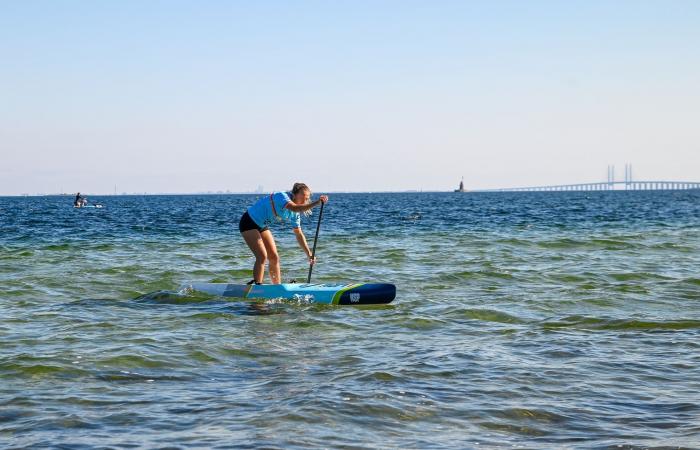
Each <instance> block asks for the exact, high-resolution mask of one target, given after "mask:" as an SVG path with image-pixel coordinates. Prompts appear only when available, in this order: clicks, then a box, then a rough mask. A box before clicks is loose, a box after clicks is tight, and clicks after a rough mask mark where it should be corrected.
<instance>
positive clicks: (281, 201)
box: [238, 183, 328, 284]
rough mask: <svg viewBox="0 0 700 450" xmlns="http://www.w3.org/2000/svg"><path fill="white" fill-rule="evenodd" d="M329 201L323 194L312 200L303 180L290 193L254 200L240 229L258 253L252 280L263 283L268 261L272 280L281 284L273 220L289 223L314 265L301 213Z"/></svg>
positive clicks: (255, 252) (239, 226)
mask: <svg viewBox="0 0 700 450" xmlns="http://www.w3.org/2000/svg"><path fill="white" fill-rule="evenodd" d="M327 201H328V196H326V195H321V196H320V197H319V198H318V200H316V201H313V202H312V201H311V189H309V187H308V186H307V185H305V184H304V183H294V186H293V187H292V190H291V191H290V192H273V193H272V194H270V195H267V196H264V197H263V198H261V199H260V200H258V201H257V202H255V203H254V204H253V205H252V206H251V207H250V208H248V210H247V211H246V212H245V213H243V216H242V217H241V221H240V223H239V224H238V229H239V230H240V232H241V235H243V240H244V241H245V243H246V244H248V247H249V248H250V250H251V251H252V252H253V255H255V265H254V266H253V280H252V281H251V283H255V284H262V282H263V278H264V277H265V263H266V262H267V263H269V266H270V268H269V270H270V282H271V283H272V284H279V283H281V279H282V276H281V272H280V259H279V254H278V253H277V245H276V244H275V238H274V237H273V236H272V232H271V231H270V228H269V225H270V224H271V223H272V222H274V221H278V222H285V221H287V222H290V223H291V225H292V229H293V230H294V235H295V236H296V238H297V242H298V243H299V247H301V249H302V250H304V253H306V257H307V258H309V264H314V262H315V260H314V257H313V256H312V253H311V249H309V245H308V244H307V243H306V237H305V236H304V233H303V232H302V231H301V214H306V215H308V214H311V209H312V208H314V207H315V206H318V205H320V204H322V203H326V202H327Z"/></svg>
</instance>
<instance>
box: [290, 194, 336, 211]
mask: <svg viewBox="0 0 700 450" xmlns="http://www.w3.org/2000/svg"><path fill="white" fill-rule="evenodd" d="M327 201H328V196H326V195H322V196H320V197H319V198H318V200H316V201H313V202H311V203H307V204H305V205H297V204H296V203H294V202H287V204H286V205H284V207H285V208H287V209H288V210H290V211H292V212H295V213H303V212H304V211H308V210H310V209H311V208H313V207H315V206H318V205H320V204H321V203H326V202H327Z"/></svg>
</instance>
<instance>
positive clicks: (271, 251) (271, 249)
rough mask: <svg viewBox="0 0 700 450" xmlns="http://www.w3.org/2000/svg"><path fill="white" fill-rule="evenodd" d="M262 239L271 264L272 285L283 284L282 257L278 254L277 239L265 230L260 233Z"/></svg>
mask: <svg viewBox="0 0 700 450" xmlns="http://www.w3.org/2000/svg"><path fill="white" fill-rule="evenodd" d="M260 237H261V238H262V241H263V244H264V245H265V251H266V252H267V259H268V261H269V262H270V281H271V282H272V284H280V283H281V282H282V281H281V280H282V274H281V271H280V257H279V254H278V253H277V244H275V238H274V237H273V236H272V232H271V231H270V230H265V231H263V232H262V233H260Z"/></svg>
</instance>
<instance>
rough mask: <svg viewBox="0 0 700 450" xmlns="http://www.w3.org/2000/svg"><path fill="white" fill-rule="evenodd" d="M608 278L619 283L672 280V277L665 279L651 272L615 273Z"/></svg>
mask: <svg viewBox="0 0 700 450" xmlns="http://www.w3.org/2000/svg"><path fill="white" fill-rule="evenodd" d="M608 276H609V277H610V278H612V279H614V280H617V281H644V280H659V281H663V280H672V278H670V277H665V276H663V275H659V274H656V273H651V272H625V273H613V274H610V275H608Z"/></svg>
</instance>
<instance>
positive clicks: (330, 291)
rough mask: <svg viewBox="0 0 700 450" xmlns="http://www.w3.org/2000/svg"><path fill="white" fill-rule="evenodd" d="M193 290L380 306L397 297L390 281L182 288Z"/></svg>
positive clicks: (257, 297)
mask: <svg viewBox="0 0 700 450" xmlns="http://www.w3.org/2000/svg"><path fill="white" fill-rule="evenodd" d="M183 289H191V290H193V291H197V292H203V293H206V294H210V295H217V296H220V297H236V298H247V299H288V300H295V299H303V300H305V301H309V302H312V303H322V304H327V305H377V304H386V303H391V302H392V300H394V298H395V297H396V286H394V285H393V284H389V283H359V284H342V283H338V284H328V283H286V284H256V285H250V284H229V283H200V282H191V283H185V284H183V285H182V286H180V290H183Z"/></svg>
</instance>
